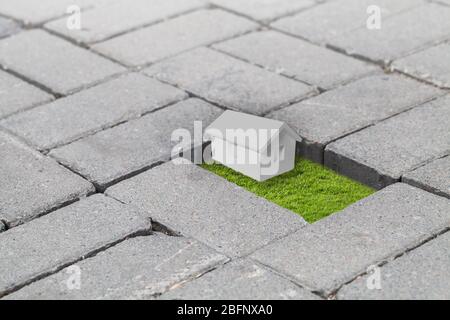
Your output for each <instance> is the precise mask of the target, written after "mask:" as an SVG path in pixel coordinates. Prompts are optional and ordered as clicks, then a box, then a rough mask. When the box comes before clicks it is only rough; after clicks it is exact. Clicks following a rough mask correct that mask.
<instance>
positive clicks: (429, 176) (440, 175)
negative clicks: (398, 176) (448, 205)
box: [402, 156, 450, 198]
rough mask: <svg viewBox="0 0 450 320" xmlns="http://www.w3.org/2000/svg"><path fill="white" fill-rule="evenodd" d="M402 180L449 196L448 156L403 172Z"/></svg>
mask: <svg viewBox="0 0 450 320" xmlns="http://www.w3.org/2000/svg"><path fill="white" fill-rule="evenodd" d="M402 181H404V182H406V183H409V184H411V185H414V186H418V187H420V188H423V189H425V190H427V191H431V192H433V193H436V194H439V195H442V196H444V197H448V198H450V156H447V157H445V158H441V159H438V160H435V161H433V162H431V163H429V164H427V165H425V166H423V167H420V168H418V169H416V170H414V171H411V172H408V173H406V174H404V175H403V177H402Z"/></svg>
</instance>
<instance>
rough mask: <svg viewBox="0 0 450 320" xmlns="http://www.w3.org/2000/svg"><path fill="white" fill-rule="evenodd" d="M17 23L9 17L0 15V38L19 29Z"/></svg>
mask: <svg viewBox="0 0 450 320" xmlns="http://www.w3.org/2000/svg"><path fill="white" fill-rule="evenodd" d="M19 29H20V28H19V25H18V24H17V23H15V22H14V21H12V20H10V19H6V18H3V17H0V38H2V37H6V36H8V35H10V34H12V33H14V32H17V31H19Z"/></svg>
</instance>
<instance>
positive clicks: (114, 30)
mask: <svg viewBox="0 0 450 320" xmlns="http://www.w3.org/2000/svg"><path fill="white" fill-rule="evenodd" d="M203 5H205V1H203V0H170V1H167V0H152V1H148V0H133V5H130V2H129V1H116V3H113V4H112V5H109V6H105V7H100V8H96V9H93V10H89V11H86V12H85V13H83V16H82V22H81V23H82V28H81V29H80V30H70V29H68V28H67V26H66V25H67V19H66V18H63V19H60V20H56V21H52V22H49V23H47V24H46V25H45V27H46V28H47V29H49V30H53V31H55V32H58V33H59V34H62V35H64V36H66V37H69V38H71V39H74V40H76V41H79V42H84V43H92V42H97V41H102V40H105V39H108V38H110V37H112V36H115V35H117V34H120V33H123V32H126V31H129V30H132V29H134V28H137V27H140V26H143V25H147V24H150V23H153V22H157V21H160V20H163V19H167V18H169V17H171V16H174V15H178V14H181V13H183V12H186V11H189V10H193V9H196V8H199V7H201V6H203Z"/></svg>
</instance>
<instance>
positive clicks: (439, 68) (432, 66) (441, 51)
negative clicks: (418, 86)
mask: <svg viewBox="0 0 450 320" xmlns="http://www.w3.org/2000/svg"><path fill="white" fill-rule="evenodd" d="M449 60H450V43H443V44H440V45H438V46H435V47H431V48H429V49H425V50H423V51H420V52H418V53H415V54H412V55H410V56H407V57H405V58H402V59H399V60H396V61H395V62H394V63H393V64H392V67H393V68H394V69H396V70H400V71H401V72H404V73H407V74H409V75H412V76H414V77H418V78H421V79H424V80H426V81H430V82H432V83H434V84H436V85H437V86H440V87H443V88H450V66H449V64H447V63H444V61H449Z"/></svg>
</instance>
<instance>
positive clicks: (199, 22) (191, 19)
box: [93, 10, 257, 66]
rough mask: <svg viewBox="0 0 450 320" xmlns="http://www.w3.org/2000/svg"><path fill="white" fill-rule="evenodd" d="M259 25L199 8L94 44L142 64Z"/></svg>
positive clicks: (118, 57)
mask: <svg viewBox="0 0 450 320" xmlns="http://www.w3.org/2000/svg"><path fill="white" fill-rule="evenodd" d="M217 21H220V23H217ZM256 27H257V24H255V23H253V22H251V21H248V20H247V19H244V18H241V17H239V16H235V15H232V14H230V13H228V12H225V11H222V10H199V11H195V12H193V13H190V14H187V15H183V16H180V17H178V18H175V19H171V20H168V21H165V22H162V23H160V24H156V25H152V26H150V27H147V28H144V29H140V30H137V31H135V32H131V33H127V34H125V35H123V36H120V37H117V38H113V39H111V40H109V41H105V42H102V43H100V44H97V45H95V46H93V48H94V50H97V51H99V52H101V53H103V54H105V55H107V56H110V57H113V58H114V59H116V60H118V61H120V62H122V63H124V64H127V65H130V66H138V65H143V64H147V63H150V62H155V61H158V60H161V59H163V58H166V57H169V56H173V55H175V54H178V53H180V52H183V51H186V50H189V49H192V48H195V47H199V46H202V45H208V44H210V43H212V42H216V41H220V40H224V39H227V38H230V37H232V36H237V35H239V34H242V33H244V32H247V31H249V30H252V29H255V28H256Z"/></svg>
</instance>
